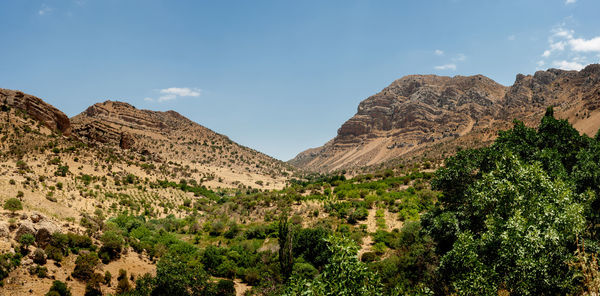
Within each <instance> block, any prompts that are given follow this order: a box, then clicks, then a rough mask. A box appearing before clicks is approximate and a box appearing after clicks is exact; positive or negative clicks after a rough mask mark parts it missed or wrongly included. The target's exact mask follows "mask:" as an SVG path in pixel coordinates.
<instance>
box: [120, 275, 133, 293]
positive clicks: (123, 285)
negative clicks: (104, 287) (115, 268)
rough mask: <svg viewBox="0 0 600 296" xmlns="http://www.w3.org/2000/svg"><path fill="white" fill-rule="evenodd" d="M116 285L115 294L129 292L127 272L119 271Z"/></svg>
mask: <svg viewBox="0 0 600 296" xmlns="http://www.w3.org/2000/svg"><path fill="white" fill-rule="evenodd" d="M117 279H118V281H119V282H118V283H117V294H123V293H127V292H129V291H131V285H130V284H129V280H128V279H127V271H125V270H123V269H120V270H119V277H118V278H117Z"/></svg>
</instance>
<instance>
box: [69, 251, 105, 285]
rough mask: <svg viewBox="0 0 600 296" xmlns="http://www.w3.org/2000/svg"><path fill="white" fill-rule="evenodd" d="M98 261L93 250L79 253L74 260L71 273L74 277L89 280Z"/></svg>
mask: <svg viewBox="0 0 600 296" xmlns="http://www.w3.org/2000/svg"><path fill="white" fill-rule="evenodd" d="M98 263H99V260H98V254H96V253H94V252H91V253H81V254H79V256H77V259H76V260H75V269H74V270H73V273H72V274H71V275H72V276H73V277H74V278H76V279H80V280H84V281H85V280H89V279H90V278H91V277H92V275H93V274H94V270H95V269H96V266H98Z"/></svg>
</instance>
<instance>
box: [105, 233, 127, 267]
mask: <svg viewBox="0 0 600 296" xmlns="http://www.w3.org/2000/svg"><path fill="white" fill-rule="evenodd" d="M100 241H101V242H102V247H101V248H100V257H101V258H102V262H103V263H105V264H106V263H108V262H109V261H111V260H113V259H115V258H118V257H119V256H120V254H121V250H122V249H123V244H124V243H125V241H124V240H123V237H121V235H120V234H118V233H116V232H115V231H106V232H104V234H102V236H101V237H100Z"/></svg>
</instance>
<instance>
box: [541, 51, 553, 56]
mask: <svg viewBox="0 0 600 296" xmlns="http://www.w3.org/2000/svg"><path fill="white" fill-rule="evenodd" d="M551 53H552V52H550V51H549V50H544V53H543V54H542V56H543V57H545V58H547V57H549V56H550V54H551Z"/></svg>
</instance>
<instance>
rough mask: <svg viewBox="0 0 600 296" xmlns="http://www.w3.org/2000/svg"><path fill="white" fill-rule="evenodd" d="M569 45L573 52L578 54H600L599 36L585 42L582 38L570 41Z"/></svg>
mask: <svg viewBox="0 0 600 296" xmlns="http://www.w3.org/2000/svg"><path fill="white" fill-rule="evenodd" d="M569 45H571V48H572V49H573V50H574V51H580V52H591V51H594V52H600V36H598V37H594V38H592V39H589V40H586V39H583V38H576V39H570V40H569Z"/></svg>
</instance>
